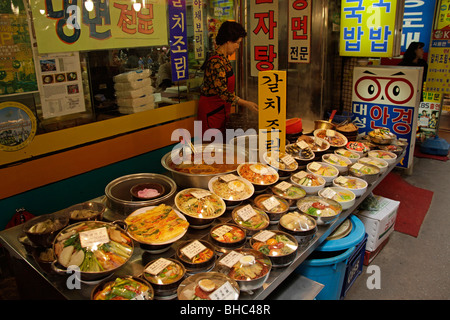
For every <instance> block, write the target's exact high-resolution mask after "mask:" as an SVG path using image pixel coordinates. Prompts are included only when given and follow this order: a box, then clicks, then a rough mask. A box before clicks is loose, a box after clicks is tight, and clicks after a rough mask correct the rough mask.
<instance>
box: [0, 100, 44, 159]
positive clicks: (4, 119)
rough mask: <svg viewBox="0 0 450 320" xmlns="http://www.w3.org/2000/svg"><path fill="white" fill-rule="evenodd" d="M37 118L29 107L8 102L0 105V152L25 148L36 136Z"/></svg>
mask: <svg viewBox="0 0 450 320" xmlns="http://www.w3.org/2000/svg"><path fill="white" fill-rule="evenodd" d="M36 130H37V124H36V117H35V116H34V114H33V113H32V112H31V110H30V109H28V107H27V106H25V105H23V104H21V103H19V102H15V101H7V102H2V103H0V150H2V151H16V150H20V149H23V148H25V147H26V146H27V145H28V144H29V143H30V142H31V141H32V140H33V139H34V136H35V135H36Z"/></svg>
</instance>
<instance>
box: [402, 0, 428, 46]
mask: <svg viewBox="0 0 450 320" xmlns="http://www.w3.org/2000/svg"><path fill="white" fill-rule="evenodd" d="M435 5H436V0H427V1H417V0H406V1H405V10H404V12H403V28H402V45H401V49H400V51H401V52H403V53H404V52H405V51H406V49H408V47H409V45H410V44H411V42H414V41H415V42H423V43H424V47H423V51H424V52H428V50H429V47H430V45H429V44H430V39H431V31H432V28H433V18H434V7H435Z"/></svg>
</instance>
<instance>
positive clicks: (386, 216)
mask: <svg viewBox="0 0 450 320" xmlns="http://www.w3.org/2000/svg"><path fill="white" fill-rule="evenodd" d="M375 197H376V198H377V200H378V205H379V208H378V210H375V211H370V210H361V211H358V212H356V215H357V216H358V218H359V219H360V220H361V221H362V222H363V223H364V226H365V228H366V233H367V236H368V237H367V244H366V250H367V251H375V250H376V249H377V247H378V246H379V245H380V244H381V243H382V242H383V241H384V240H385V239H386V238H388V237H389V235H390V234H391V233H392V231H394V225H395V219H396V218H397V211H398V207H399V205H400V202H399V201H395V200H391V199H388V198H384V197H381V196H375Z"/></svg>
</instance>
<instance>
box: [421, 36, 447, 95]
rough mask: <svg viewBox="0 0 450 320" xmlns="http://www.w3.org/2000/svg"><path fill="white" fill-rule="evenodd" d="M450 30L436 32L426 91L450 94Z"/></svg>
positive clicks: (429, 62)
mask: <svg viewBox="0 0 450 320" xmlns="http://www.w3.org/2000/svg"><path fill="white" fill-rule="evenodd" d="M449 58H450V29H449V30H435V32H434V33H433V41H432V43H431V48H430V52H429V55H428V72H427V80H426V85H425V91H427V92H432V93H441V94H449V93H450V59H449Z"/></svg>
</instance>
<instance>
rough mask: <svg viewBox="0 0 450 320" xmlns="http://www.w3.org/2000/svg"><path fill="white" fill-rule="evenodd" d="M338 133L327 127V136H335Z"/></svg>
mask: <svg viewBox="0 0 450 320" xmlns="http://www.w3.org/2000/svg"><path fill="white" fill-rule="evenodd" d="M335 135H336V131H334V130H330V129H327V137H334V136H335Z"/></svg>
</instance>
